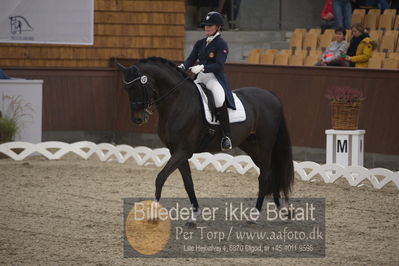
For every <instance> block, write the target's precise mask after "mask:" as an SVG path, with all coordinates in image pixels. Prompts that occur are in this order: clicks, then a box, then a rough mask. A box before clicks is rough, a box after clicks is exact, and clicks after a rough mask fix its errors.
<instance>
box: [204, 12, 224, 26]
mask: <svg viewBox="0 0 399 266" xmlns="http://www.w3.org/2000/svg"><path fill="white" fill-rule="evenodd" d="M223 21H224V19H223V16H222V14H220V13H219V12H216V11H211V12H209V13H208V14H206V16H205V18H203V19H202V21H201V26H202V27H204V26H211V25H219V26H223Z"/></svg>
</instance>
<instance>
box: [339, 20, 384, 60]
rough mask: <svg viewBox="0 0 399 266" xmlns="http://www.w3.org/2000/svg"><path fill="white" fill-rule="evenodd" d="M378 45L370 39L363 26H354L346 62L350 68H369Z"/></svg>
mask: <svg viewBox="0 0 399 266" xmlns="http://www.w3.org/2000/svg"><path fill="white" fill-rule="evenodd" d="M376 47H377V44H376V43H375V42H374V41H372V40H371V39H370V36H369V35H368V33H367V32H366V31H365V28H364V26H363V25H362V24H359V23H357V24H354V25H353V26H352V39H351V42H350V44H349V48H348V51H347V56H346V58H345V60H346V61H347V64H348V65H349V66H352V67H353V66H354V67H367V66H368V62H369V59H370V56H371V53H372V52H373V50H374V49H375V48H376Z"/></svg>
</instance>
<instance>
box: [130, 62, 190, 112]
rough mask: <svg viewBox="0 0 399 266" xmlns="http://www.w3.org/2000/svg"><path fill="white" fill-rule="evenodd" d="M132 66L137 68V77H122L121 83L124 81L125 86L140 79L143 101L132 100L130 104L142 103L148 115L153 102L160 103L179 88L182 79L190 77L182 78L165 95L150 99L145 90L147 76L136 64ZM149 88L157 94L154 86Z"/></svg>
mask: <svg viewBox="0 0 399 266" xmlns="http://www.w3.org/2000/svg"><path fill="white" fill-rule="evenodd" d="M133 67H134V68H135V69H137V74H138V77H137V78H134V79H132V80H131V81H126V80H125V79H123V83H124V84H125V86H126V85H130V84H133V83H134V82H136V81H140V83H141V85H142V86H141V87H142V89H143V90H144V96H145V98H144V102H132V103H131V105H132V106H137V105H144V109H143V110H144V111H145V112H146V113H148V114H150V115H151V114H152V111H151V110H150V108H151V106H153V105H154V104H158V103H160V102H161V101H163V100H164V99H165V98H166V97H168V96H169V95H171V94H172V93H173V92H175V91H176V90H177V89H178V88H179V86H180V85H181V84H183V82H184V81H186V80H187V79H189V78H190V77H189V76H187V77H185V78H184V79H183V80H182V81H180V82H179V83H178V84H177V85H176V86H174V87H173V88H172V89H170V90H169V91H168V92H167V93H166V94H165V95H162V96H160V97H158V98H157V99H156V100H151V99H149V96H148V91H147V88H146V87H147V86H149V85H148V77H147V76H146V75H144V74H141V72H140V69H139V67H138V66H136V65H133ZM150 88H151V89H152V92H153V93H154V94H155V95H158V92H157V91H156V90H154V88H152V87H150Z"/></svg>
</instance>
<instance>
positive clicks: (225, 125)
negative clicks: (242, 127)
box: [216, 104, 233, 150]
mask: <svg viewBox="0 0 399 266" xmlns="http://www.w3.org/2000/svg"><path fill="white" fill-rule="evenodd" d="M216 110H217V114H218V118H219V122H220V129H221V130H222V142H221V144H220V145H221V148H222V150H230V149H232V148H233V145H232V144H231V139H230V121H229V114H228V112H227V106H226V104H223V106H222V107H220V108H216Z"/></svg>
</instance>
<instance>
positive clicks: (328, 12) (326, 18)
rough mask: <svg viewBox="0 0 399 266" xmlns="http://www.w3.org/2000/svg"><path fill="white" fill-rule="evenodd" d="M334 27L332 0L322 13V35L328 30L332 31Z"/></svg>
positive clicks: (327, 2) (329, 0)
mask: <svg viewBox="0 0 399 266" xmlns="http://www.w3.org/2000/svg"><path fill="white" fill-rule="evenodd" d="M333 27H334V14H333V9H332V0H327V1H326V4H325V5H324V8H323V10H322V11H321V25H320V28H321V34H323V33H324V31H325V30H326V29H332V28H333Z"/></svg>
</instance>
